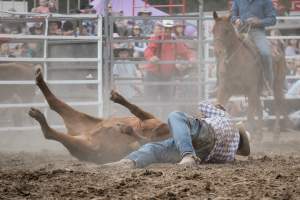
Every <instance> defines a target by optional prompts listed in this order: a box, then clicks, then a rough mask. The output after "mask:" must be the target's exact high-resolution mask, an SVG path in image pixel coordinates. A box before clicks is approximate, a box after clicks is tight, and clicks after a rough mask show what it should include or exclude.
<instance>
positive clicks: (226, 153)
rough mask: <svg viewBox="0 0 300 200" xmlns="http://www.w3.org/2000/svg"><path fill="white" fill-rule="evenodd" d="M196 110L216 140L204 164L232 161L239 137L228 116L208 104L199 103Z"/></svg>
mask: <svg viewBox="0 0 300 200" xmlns="http://www.w3.org/2000/svg"><path fill="white" fill-rule="evenodd" d="M198 108H199V111H200V112H201V114H202V115H203V118H202V119H203V120H204V121H205V122H207V123H208V124H210V125H211V126H212V128H213V129H214V132H215V139H216V140H215V145H214V147H213V150H212V151H211V152H210V154H209V155H208V156H207V158H206V159H205V162H216V163H223V162H230V161H233V160H234V157H235V154H236V152H237V149H238V146H239V141H240V135H239V132H238V129H237V128H236V127H235V125H234V122H233V121H232V120H231V119H230V116H229V114H228V113H227V112H225V111H223V110H220V109H218V108H216V107H215V106H214V105H212V104H210V103H208V102H201V103H200V104H199V107H198Z"/></svg>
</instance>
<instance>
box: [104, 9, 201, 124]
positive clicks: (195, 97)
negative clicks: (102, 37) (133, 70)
mask: <svg viewBox="0 0 300 200" xmlns="http://www.w3.org/2000/svg"><path fill="white" fill-rule="evenodd" d="M200 10H202V5H201V4H200ZM199 13H200V15H202V14H201V13H202V12H199ZM122 20H123V21H125V20H126V21H130V22H131V24H135V23H136V22H137V21H139V20H145V18H143V17H140V16H135V17H124V16H110V17H109V18H108V20H107V28H108V31H107V38H108V39H107V44H108V45H107V46H106V48H105V49H107V53H106V54H105V55H106V57H105V60H107V62H106V63H105V68H104V70H106V71H104V74H108V75H109V76H107V77H106V79H105V83H106V84H105V85H106V86H107V88H105V89H104V91H105V92H107V93H106V94H105V95H104V96H105V97H108V96H109V94H108V93H109V91H110V90H111V89H113V88H120V87H121V86H124V85H130V84H134V85H136V86H137V85H138V86H140V88H141V91H142V92H141V94H139V95H137V96H134V97H133V98H130V97H129V96H128V94H126V93H124V92H123V91H119V92H120V93H121V94H123V95H124V96H125V97H127V98H129V100H130V101H131V102H134V103H136V104H137V105H139V106H141V107H143V108H145V109H146V110H147V111H151V113H154V114H156V115H157V116H158V117H161V118H162V119H166V114H167V113H168V112H170V111H172V110H179V109H180V110H186V109H188V110H189V111H191V110H195V107H196V106H197V103H198V102H199V100H202V99H204V98H205V84H206V81H205V70H206V69H205V67H204V62H199V61H201V60H203V59H202V57H203V50H202V49H203V45H202V42H201V41H203V34H202V30H203V25H202V24H203V23H202V20H203V18H202V16H199V15H198V14H197V15H190V16H189V15H177V16H175V15H174V16H164V17H161V16H160V17H159V16H151V17H149V18H148V19H147V20H153V21H155V22H158V21H160V22H162V21H164V20H173V21H174V22H175V23H176V22H177V21H179V22H184V23H185V24H186V26H192V27H194V28H195V30H196V31H195V35H189V36H185V37H181V38H176V39H169V40H157V41H154V42H155V43H159V44H163V43H174V44H176V43H185V44H192V45H191V46H193V48H194V49H193V51H194V53H195V55H196V57H197V59H196V61H195V62H194V63H193V64H194V66H193V71H192V72H190V74H187V75H189V76H190V78H185V79H184V78H183V77H176V78H174V79H173V80H172V81H168V82H163V83H162V82H155V81H152V82H146V81H144V79H143V77H131V78H128V77H122V76H118V77H113V70H114V69H115V68H114V67H115V66H116V65H118V64H121V65H122V64H123V65H124V64H133V65H138V66H139V67H140V68H143V67H144V66H145V65H147V64H149V61H147V60H145V59H144V57H143V56H142V57H138V58H135V57H131V58H128V59H126V60H124V59H120V58H117V56H115V55H114V48H117V47H116V46H118V45H120V44H121V45H127V46H129V44H132V43H135V42H139V43H149V42H153V40H151V39H150V37H151V36H141V37H131V36H114V33H113V27H114V23H115V22H119V21H122ZM150 40H151V41H150ZM157 64H161V65H162V64H183V65H189V64H191V62H189V61H187V60H184V59H178V60H164V61H159V62H157ZM141 71H142V72H141V73H143V72H144V71H143V69H142V70H141ZM147 85H171V86H174V87H175V94H174V97H172V98H173V99H172V100H171V101H168V102H162V101H151V100H149V99H147V96H146V95H145V90H144V87H146V86H147ZM179 88H180V89H179ZM187 90H190V91H189V92H188V91H187ZM180 92H181V94H180ZM187 95H188V96H187ZM106 102H107V103H105V108H107V110H105V113H107V114H108V115H112V114H115V113H118V114H120V113H121V114H122V113H123V114H124V113H126V114H128V113H127V112H125V110H122V109H121V108H120V107H117V106H116V104H112V103H111V102H109V100H108V99H107V100H106ZM166 107H169V109H167V110H168V112H165V113H162V110H163V109H164V108H166ZM183 107H186V109H183ZM120 110H122V111H120Z"/></svg>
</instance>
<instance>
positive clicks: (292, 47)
mask: <svg viewBox="0 0 300 200" xmlns="http://www.w3.org/2000/svg"><path fill="white" fill-rule="evenodd" d="M296 54H297V40H296V39H290V40H288V44H287V47H286V48H285V55H286V56H295V55H296Z"/></svg>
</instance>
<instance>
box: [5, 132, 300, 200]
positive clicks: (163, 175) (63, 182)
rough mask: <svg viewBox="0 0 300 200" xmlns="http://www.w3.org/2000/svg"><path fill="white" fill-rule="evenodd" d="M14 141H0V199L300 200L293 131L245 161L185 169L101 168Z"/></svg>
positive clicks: (298, 136)
mask: <svg viewBox="0 0 300 200" xmlns="http://www.w3.org/2000/svg"><path fill="white" fill-rule="evenodd" d="M14 139H15V140H16V137H14ZM18 139H19V140H22V141H23V142H25V143H23V145H19V143H20V141H19V142H18V143H17V142H15V143H14V142H10V143H6V144H9V145H10V147H14V146H15V147H16V146H19V149H17V150H16V149H15V150H14V151H9V148H4V146H5V142H4V141H5V140H7V138H4V137H2V143H1V148H0V150H1V153H0V199H218V200H221V199H265V200H267V199H280V200H282V199H300V133H299V132H292V133H288V134H285V135H284V136H282V139H281V140H280V142H278V143H276V144H275V143H273V142H271V141H270V138H268V137H266V138H264V141H263V142H262V143H260V144H252V150H253V154H252V155H251V156H250V157H248V158H240V157H239V158H237V161H235V162H234V163H233V164H206V165H199V166H197V167H195V168H190V169H186V168H182V167H180V166H177V165H171V164H164V165H162V164H160V165H152V166H150V167H148V168H146V169H134V170H121V169H107V168H104V167H102V166H99V165H95V164H91V163H83V162H80V161H77V160H76V159H75V158H72V157H71V156H70V155H68V153H67V152H66V151H64V148H62V147H61V146H60V144H51V145H53V146H51V145H50V146H47V145H49V143H50V142H49V141H46V140H45V139H43V138H40V139H41V140H40V141H42V142H43V143H42V144H43V148H40V149H39V150H37V149H34V148H33V147H32V146H30V145H29V144H30V143H36V142H38V141H39V140H37V139H35V140H33V139H31V140H30V137H28V135H23V138H18ZM17 144H18V145H17ZM22 148H23V149H22ZM29 149H30V150H29Z"/></svg>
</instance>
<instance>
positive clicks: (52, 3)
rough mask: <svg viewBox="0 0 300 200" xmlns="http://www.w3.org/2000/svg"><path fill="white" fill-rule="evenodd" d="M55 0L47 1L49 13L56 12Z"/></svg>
mask: <svg viewBox="0 0 300 200" xmlns="http://www.w3.org/2000/svg"><path fill="white" fill-rule="evenodd" d="M57 4H58V2H57V0H50V1H49V3H48V8H49V11H50V12H51V13H57V12H58V11H57Z"/></svg>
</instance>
